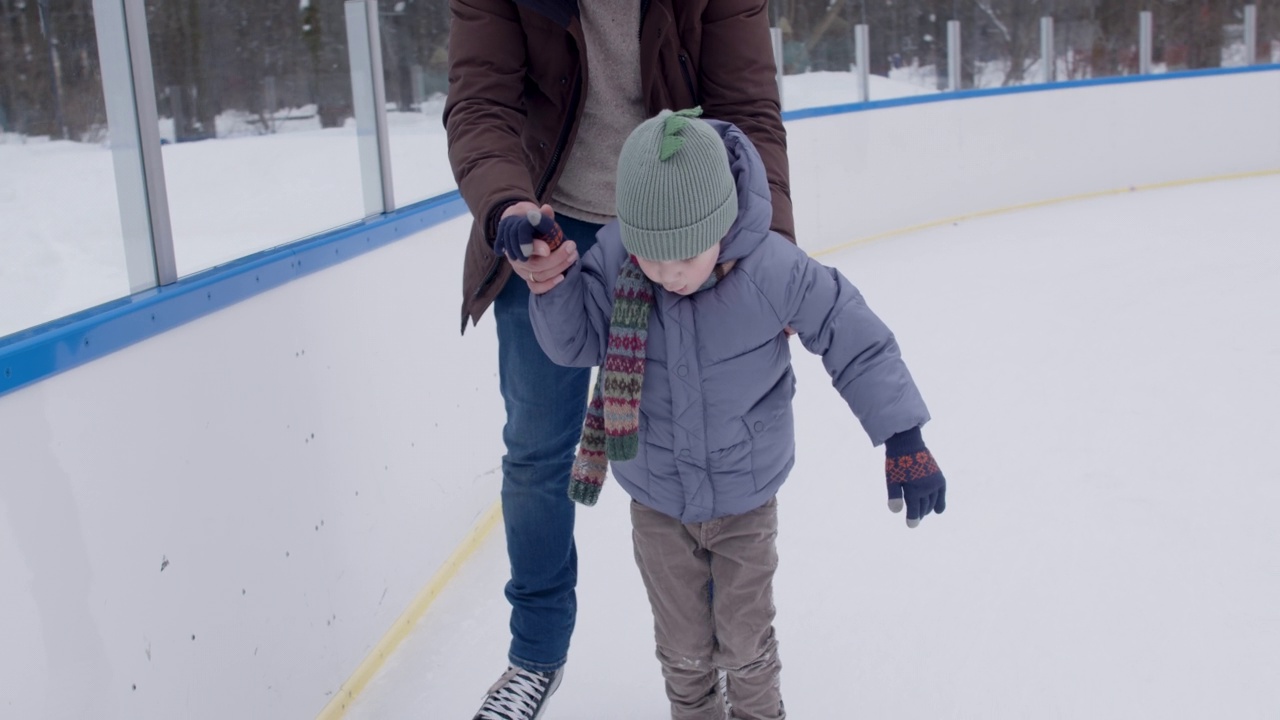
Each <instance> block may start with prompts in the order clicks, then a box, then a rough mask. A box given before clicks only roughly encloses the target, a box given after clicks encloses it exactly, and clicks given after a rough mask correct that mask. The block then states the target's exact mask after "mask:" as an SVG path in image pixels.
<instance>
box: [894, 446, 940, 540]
mask: <svg viewBox="0 0 1280 720" xmlns="http://www.w3.org/2000/svg"><path fill="white" fill-rule="evenodd" d="M884 472H885V484H886V486H887V487H888V489H889V510H891V511H892V512H895V513H897V512H902V508H903V506H904V505H905V506H906V508H907V527H910V528H913V527H916V526H917V525H919V524H920V521H921V520H923V519H924V516H925V515H928V514H929V513H931V512H935V513H938V514H939V515H941V514H942V512H943V511H944V510H946V509H947V479H946V478H944V477H943V476H942V470H940V469H938V463H937V461H936V460H934V459H933V453H931V452H929V448H927V447H925V445H924V438H923V437H921V435H920V428H914V429H912V430H908V431H906V432H900V433H898V434H897V435H894V436H893V437H891V438H889V439H888V440H887V441H886V442H885V459H884Z"/></svg>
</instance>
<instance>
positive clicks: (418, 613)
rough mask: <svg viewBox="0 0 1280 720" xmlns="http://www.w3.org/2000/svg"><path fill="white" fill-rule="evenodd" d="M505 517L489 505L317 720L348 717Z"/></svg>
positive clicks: (498, 506)
mask: <svg viewBox="0 0 1280 720" xmlns="http://www.w3.org/2000/svg"><path fill="white" fill-rule="evenodd" d="M501 518H502V502H501V501H500V500H495V501H494V503H493V505H491V506H489V509H488V510H486V511H485V512H484V513H483V514H482V515H481V516H480V519H479V520H477V521H476V524H475V525H474V526H473V527H472V528H471V531H470V532H469V533H467V537H466V538H464V539H463V541H462V543H461V544H460V545H458V547H457V549H455V550H454V551H453V554H452V555H450V556H449V559H448V560H445V562H444V565H442V566H440V569H439V570H437V571H436V574H435V576H434V577H432V578H431V580H430V581H429V582H428V583H427V584H426V586H424V587H423V588H422V590H420V591H419V592H418V595H417V597H415V598H414V599H413V602H412V603H410V604H409V607H408V608H407V609H406V610H405V611H404V612H403V613H401V614H400V617H399V618H397V619H396V621H395V623H394V624H393V625H392V626H391V629H390V630H388V631H387V633H386V634H385V635H383V636H382V639H381V640H379V641H378V644H377V645H375V646H374V647H373V649H372V650H370V651H369V654H368V655H367V656H365V659H364V661H363V662H361V663H360V666H359V667H357V668H356V670H355V672H354V673H352V674H351V677H349V678H347V681H346V682H344V683H342V687H340V688H338V691H337V692H336V693H334V695H333V698H332V699H330V700H329V704H328V705H326V706H325V708H324V710H321V711H320V714H319V715H317V716H316V720H341V718H342V717H344V716H345V715H346V713H347V710H348V709H349V708H350V707H351V704H352V703H353V702H355V700H356V698H357V697H359V696H360V693H361V692H363V691H364V689H365V687H366V686H367V685H368V684H369V681H370V680H372V679H373V676H374V675H376V674H377V673H378V671H379V670H381V669H382V665H383V664H384V663H385V662H386V661H387V658H389V657H391V654H392V653H394V652H395V651H396V648H398V647H400V643H402V642H404V639H405V638H407V637H408V636H409V633H410V631H412V630H413V627H414V625H416V624H417V623H418V620H419V619H421V618H422V616H423V615H425V614H426V612H427V609H428V608H429V607H431V604H432V603H433V602H435V600H436V598H437V597H439V596H440V593H441V592H442V591H443V590H444V588H445V586H447V585H448V584H449V581H451V580H453V578H454V576H455V575H456V574H457V573H458V569H459V568H461V567H462V566H463V564H465V563H466V562H467V560H468V559H470V558H471V556H472V555H474V554H475V551H476V549H478V548H479V547H480V545H481V543H483V542H484V541H485V538H487V537H489V534H490V533H491V532H493V528H494V527H496V526H497V524H498V520H500V519H501Z"/></svg>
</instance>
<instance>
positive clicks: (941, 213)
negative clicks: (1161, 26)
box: [787, 71, 1280, 250]
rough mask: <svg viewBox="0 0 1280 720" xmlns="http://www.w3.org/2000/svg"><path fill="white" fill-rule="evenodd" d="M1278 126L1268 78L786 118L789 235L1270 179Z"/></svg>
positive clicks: (818, 240) (1279, 96)
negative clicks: (1171, 185) (1165, 187)
mask: <svg viewBox="0 0 1280 720" xmlns="http://www.w3.org/2000/svg"><path fill="white" fill-rule="evenodd" d="M1278 127H1280V72H1274V71H1273V72H1251V73H1241V74H1234V75H1214V76H1208V77H1194V78H1179V79H1169V80H1161V81H1155V82H1128V83H1119V84H1109V85H1090V86H1084V87H1072V88H1066V89H1061V90H1048V91H1043V92H1026V93H1013V94H1004V95H994V96H990V97H977V98H970V99H962V100H955V101H952V102H937V103H926V104H921V105H907V106H903V107H890V108H883V109H878V110H871V111H865V112H855V113H848V114H844V115H833V116H827V117H821V118H811V119H806V120H799V121H794V122H791V123H789V124H788V125H787V141H788V153H789V156H790V159H791V167H792V178H791V191H792V197H793V198H794V200H795V209H796V232H797V235H798V237H799V241H800V244H801V245H802V246H804V247H806V248H808V249H810V250H819V249H822V248H827V247H833V246H838V245H841V244H843V243H847V242H850V241H853V240H857V239H861V238H865V237H870V236H874V235H878V234H880V233H885V232H890V231H894V230H899V229H902V228H906V227H914V226H916V225H921V224H927V223H933V222H938V221H942V220H947V219H949V218H954V217H958V216H962V215H966V214H970V213H977V212H984V211H990V210H997V209H1001V208H1007V207H1010V206H1016V205H1022V204H1025V203H1034V202H1041V201H1045V200H1052V199H1056V198H1063V197H1068V196H1074V195H1079V194H1086V193H1097V192H1103V191H1108V190H1117V189H1123V188H1128V187H1134V186H1142V185H1148V184H1153V183H1163V182H1171V181H1177V180H1189V179H1198V178H1205V177H1211V176H1217V175H1229V174H1236V173H1242V172H1251V171H1260V170H1276V169H1280V131H1277V129H1276V128H1278ZM806 168H812V169H815V170H816V169H819V168H820V169H821V172H810V173H806V172H805V171H804V170H805V169H806Z"/></svg>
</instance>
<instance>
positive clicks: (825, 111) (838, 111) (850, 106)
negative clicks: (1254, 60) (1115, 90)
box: [782, 64, 1280, 120]
mask: <svg viewBox="0 0 1280 720" xmlns="http://www.w3.org/2000/svg"><path fill="white" fill-rule="evenodd" d="M1276 71H1280V65H1277V64H1271V65H1250V66H1248V67H1231V68H1213V69H1209V70H1181V71H1178V72H1171V73H1161V74H1159V75H1118V76H1116V77H1105V78H1090V79H1087V80H1064V81H1062V82H1054V83H1038V84H1035V85H1014V86H1012V87H1000V88H983V89H977V90H959V91H957V92H937V93H926V94H924V95H910V96H907V97H900V98H891V99H888V100H872V101H871V102H857V103H846V104H843V105H826V106H823V107H815V108H804V109H801V110H788V111H786V112H783V113H782V119H783V120H807V119H809V118H817V117H827V116H828V115H843V114H845V113H854V112H864V111H866V110H882V109H884V108H894V107H906V106H908V105H924V104H927V103H936V102H949V101H952V100H969V99H971V98H987V97H995V96H997V95H1022V94H1024V93H1034V92H1047V91H1050V90H1070V89H1072V88H1082V87H1099V86H1103V85H1127V84H1129V83H1143V82H1160V81H1162V80H1183V79H1186V78H1203V77H1216V76H1218V75H1242V74H1245V73H1257V72H1276Z"/></svg>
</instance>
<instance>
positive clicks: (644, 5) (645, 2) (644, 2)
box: [636, 0, 649, 40]
mask: <svg viewBox="0 0 1280 720" xmlns="http://www.w3.org/2000/svg"><path fill="white" fill-rule="evenodd" d="M648 12H649V0H640V29H639V30H637V31H636V39H637V40H640V39H641V38H642V37H643V36H644V16H645V15H647V14H648Z"/></svg>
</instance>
